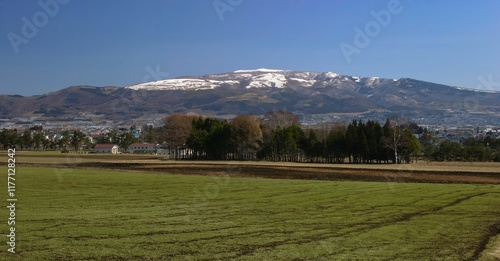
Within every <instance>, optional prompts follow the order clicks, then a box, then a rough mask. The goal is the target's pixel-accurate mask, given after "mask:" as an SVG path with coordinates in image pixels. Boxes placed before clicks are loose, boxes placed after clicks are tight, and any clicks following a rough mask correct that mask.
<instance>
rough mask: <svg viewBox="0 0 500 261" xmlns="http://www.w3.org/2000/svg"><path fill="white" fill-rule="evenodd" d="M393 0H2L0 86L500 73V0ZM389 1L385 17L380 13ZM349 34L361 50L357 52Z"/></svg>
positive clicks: (455, 77) (457, 77)
mask: <svg viewBox="0 0 500 261" xmlns="http://www.w3.org/2000/svg"><path fill="white" fill-rule="evenodd" d="M58 1H59V2H58ZM394 1H395V0H380V1H327V0H325V1H311V0H308V1H306V0H303V1H299V0H290V1H263V0H215V1H214V0H206V1H202V0H197V1H195V0H190V1H188V0H176V1H173V0H150V1H138V0H137V1H133V0H129V1H119V0H107V1H100V0H99V1H98V0H41V1H27V0H26V1H24V0H23V1H18V0H0V35H1V38H0V94H21V95H34V94H42V93H47V92H51V91H56V90H59V89H62V88H66V87H68V86H72V85H92V86H109V85H111V86H127V85H131V84H135V83H139V82H143V81H144V80H148V81H152V80H156V79H159V78H171V77H177V76H183V75H203V74H210V73H221V72H229V71H234V70H237V69H256V68H262V67H265V68H273V69H290V70H307V71H333V72H337V73H341V74H347V75H360V76H379V77H385V78H401V77H410V78H416V79H420V80H426V81H432V82H437V83H443V84H449V85H455V86H462V87H468V88H478V87H479V88H481V81H480V80H478V79H479V78H480V77H483V78H484V79H490V80H493V81H494V82H500V48H499V46H500V33H498V32H499V31H500V30H499V29H500V28H499V27H500V16H499V15H498V14H499V13H500V1H495V0H490V1H487V0H484V1H451V0H441V1H426V0H413V1H411V0H401V1H399V6H397V7H398V10H399V12H395V13H390V12H389V11H388V10H392V9H390V8H389V7H388V5H390V4H394V5H396V4H397V3H396V2H397V1H396V2H394ZM66 2H67V3H66ZM214 2H216V3H217V4H218V5H217V6H218V7H219V8H220V9H218V10H219V11H217V9H216V8H214ZM40 3H45V4H48V5H49V7H50V8H49V9H48V10H49V11H47V10H45V9H44V8H43V7H42V6H41V5H40ZM54 3H56V5H54ZM223 8H226V9H223ZM384 10H385V12H386V13H387V12H389V14H390V15H391V16H390V21H389V22H388V23H387V24H386V25H385V26H384V25H381V24H380V22H377V20H376V19H375V18H374V17H373V15H372V13H373V12H377V13H378V12H384ZM221 18H222V19H221ZM26 21H28V23H29V24H32V25H33V26H34V27H35V29H36V33H33V31H29V30H28V29H26V28H29V26H26ZM374 23H378V28H377V27H371V28H372V31H371V32H369V33H370V35H371V36H368V39H369V43H368V44H365V45H363V46H361V45H356V42H355V37H356V32H355V28H359V29H360V30H361V31H362V32H363V33H366V32H367V31H366V26H367V25H372V26H376V25H374ZM23 27H26V28H24V29H25V30H24V31H23ZM341 43H345V44H349V45H350V46H352V47H355V48H357V50H358V51H357V52H355V53H352V54H351V55H349V59H350V61H348V59H346V55H344V54H343V52H342V49H341V47H340V46H341ZM358 47H362V48H358ZM16 49H17V50H16ZM16 51H17V52H16ZM483 87H484V86H483ZM486 87H491V86H486ZM496 87H498V86H496Z"/></svg>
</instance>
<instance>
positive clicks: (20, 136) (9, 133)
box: [0, 127, 91, 150]
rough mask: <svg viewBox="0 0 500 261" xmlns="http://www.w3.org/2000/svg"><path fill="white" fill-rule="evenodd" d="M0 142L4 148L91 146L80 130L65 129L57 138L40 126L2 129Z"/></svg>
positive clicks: (27, 148) (62, 148) (35, 148)
mask: <svg viewBox="0 0 500 261" xmlns="http://www.w3.org/2000/svg"><path fill="white" fill-rule="evenodd" d="M0 144H1V145H2V146H3V148H4V149H8V148H13V147H18V148H19V149H21V150H39V149H43V150H56V149H60V150H67V149H68V148H73V149H75V150H78V149H79V148H81V147H82V146H91V144H90V140H89V139H88V137H86V135H85V134H84V133H83V132H81V131H79V130H74V131H69V130H64V131H62V132H61V134H60V135H59V137H57V138H54V137H52V138H48V137H47V136H46V135H45V133H44V132H43V130H42V129H41V128H40V127H33V128H30V129H26V130H24V131H23V132H21V133H18V132H17V130H11V129H2V130H0Z"/></svg>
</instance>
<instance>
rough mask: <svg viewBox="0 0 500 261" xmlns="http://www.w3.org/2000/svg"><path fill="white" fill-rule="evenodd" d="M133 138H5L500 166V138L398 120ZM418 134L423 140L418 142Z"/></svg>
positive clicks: (179, 121)
mask: <svg viewBox="0 0 500 261" xmlns="http://www.w3.org/2000/svg"><path fill="white" fill-rule="evenodd" d="M134 130H135V127H134V126H133V127H131V128H130V131H122V132H118V131H111V132H108V133H106V134H104V135H102V136H99V137H97V138H96V139H95V140H94V142H93V143H92V142H90V139H89V138H88V137H86V136H85V134H84V133H82V132H81V131H79V130H73V131H68V130H65V131H63V132H61V133H60V137H59V138H58V139H52V140H51V139H47V138H46V137H45V136H44V134H43V130H42V129H41V127H33V128H30V129H27V130H25V131H23V132H21V133H18V132H17V131H16V130H9V129H3V130H1V131H0V143H1V144H2V145H3V147H4V149H5V148H11V147H14V146H16V147H18V148H20V149H53V150H54V149H60V150H67V149H75V150H78V149H79V148H81V147H82V146H84V147H87V148H92V146H93V145H94V144H95V143H111V144H117V145H119V146H120V147H121V148H122V149H124V150H126V149H127V147H128V146H129V145H130V144H132V143H134V142H148V143H157V144H164V146H165V147H167V148H168V149H169V151H170V155H171V156H172V157H173V158H175V159H197V160H266V161H283V162H324V163H347V162H348V163H410V162H412V161H414V160H417V159H418V158H423V159H425V160H433V161H500V139H495V138H493V137H490V136H486V137H484V138H475V137H470V138H467V139H465V140H463V141H462V142H452V141H447V140H445V141H441V140H439V139H437V138H436V137H435V136H434V135H432V133H430V132H428V131H427V130H424V129H422V128H421V127H419V126H418V125H417V124H415V123H413V122H411V121H409V120H406V119H403V118H399V117H393V118H391V119H387V120H386V121H385V123H384V124H383V125H381V124H380V123H379V122H376V121H370V120H368V121H366V122H363V121H359V120H353V121H352V122H350V123H349V124H347V125H345V124H333V125H323V126H316V127H307V126H301V124H300V123H299V120H298V118H297V116H296V115H294V114H292V113H290V112H284V111H277V112H269V113H267V114H265V115H264V116H263V117H262V118H257V117H255V116H251V115H238V116H236V117H235V118H234V119H232V120H231V121H228V120H224V119H216V118H205V117H200V116H190V115H183V114H171V115H168V116H166V117H164V119H163V125H162V126H159V127H153V126H143V127H142V129H141V135H140V137H139V138H136V137H134V136H133V135H132V134H131V132H132V131H134ZM415 134H419V136H420V138H417V135H415Z"/></svg>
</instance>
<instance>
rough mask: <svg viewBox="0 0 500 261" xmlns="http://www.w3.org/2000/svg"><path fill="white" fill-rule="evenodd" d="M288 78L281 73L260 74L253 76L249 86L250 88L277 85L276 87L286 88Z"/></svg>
mask: <svg viewBox="0 0 500 261" xmlns="http://www.w3.org/2000/svg"><path fill="white" fill-rule="evenodd" d="M287 82H288V80H287V79H286V77H285V75H283V74H279V73H265V74H261V75H258V76H256V77H252V81H251V82H250V84H248V86H247V87H246V88H247V89H249V88H262V87H275V88H284V87H285V85H286V84H287Z"/></svg>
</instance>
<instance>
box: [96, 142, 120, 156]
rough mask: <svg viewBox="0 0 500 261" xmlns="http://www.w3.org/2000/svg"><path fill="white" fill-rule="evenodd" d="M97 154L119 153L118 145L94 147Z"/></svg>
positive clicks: (98, 145) (97, 145)
mask: <svg viewBox="0 0 500 261" xmlns="http://www.w3.org/2000/svg"><path fill="white" fill-rule="evenodd" d="M94 152H95V153H111V154H117V153H118V145H115V144H96V145H95V147H94Z"/></svg>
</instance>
